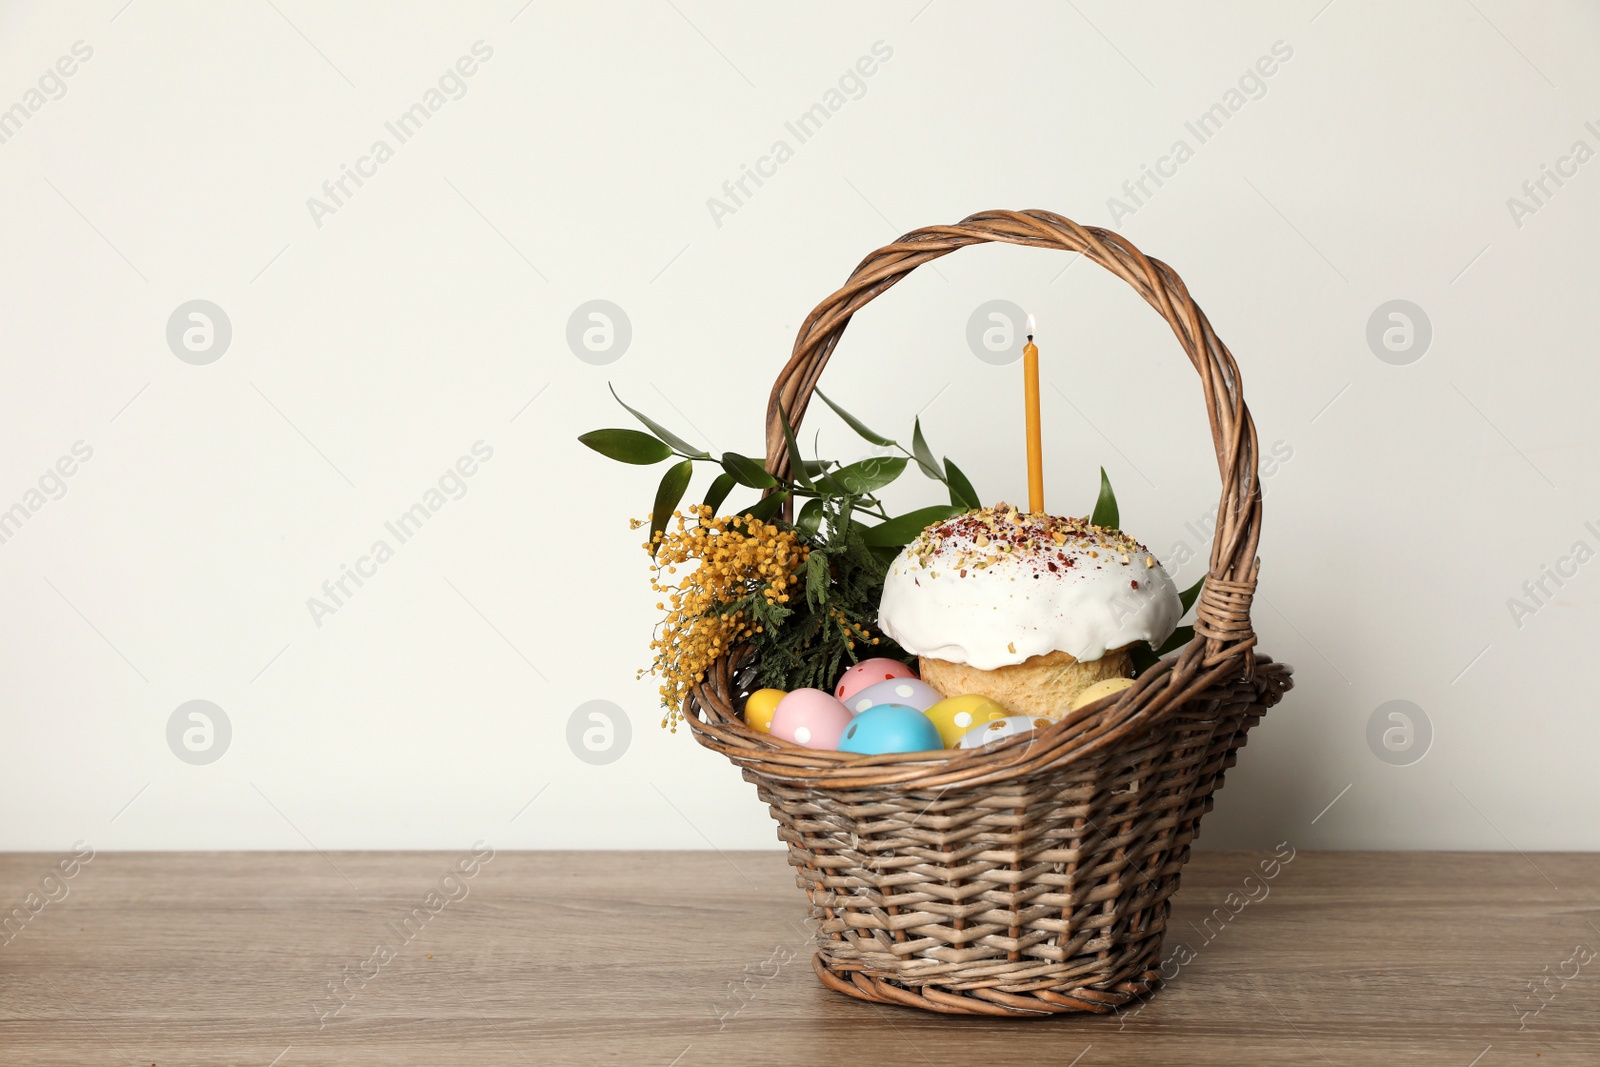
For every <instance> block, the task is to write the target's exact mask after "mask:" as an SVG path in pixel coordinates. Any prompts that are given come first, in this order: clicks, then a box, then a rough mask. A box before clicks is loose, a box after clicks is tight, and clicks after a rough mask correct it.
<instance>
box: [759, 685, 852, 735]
mask: <svg viewBox="0 0 1600 1067" xmlns="http://www.w3.org/2000/svg"><path fill="white" fill-rule="evenodd" d="M849 725H850V712H849V710H848V709H846V708H845V706H844V705H843V704H841V703H839V702H838V701H837V700H835V699H833V697H831V696H829V695H828V694H827V693H824V692H823V691H822V690H820V689H796V690H795V691H794V692H792V693H790V694H788V695H787V696H785V697H784V698H783V699H782V700H780V701H778V706H777V707H776V708H774V709H773V710H772V728H771V731H770V732H771V734H772V736H773V737H781V738H783V740H785V741H793V742H794V743H795V744H797V745H805V746H806V747H807V748H830V749H837V748H838V747H839V735H840V734H842V733H844V731H845V727H847V726H849Z"/></svg>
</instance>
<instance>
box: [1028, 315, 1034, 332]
mask: <svg viewBox="0 0 1600 1067" xmlns="http://www.w3.org/2000/svg"><path fill="white" fill-rule="evenodd" d="M1028 336H1029V337H1032V336H1033V313H1032V312H1029V313H1028Z"/></svg>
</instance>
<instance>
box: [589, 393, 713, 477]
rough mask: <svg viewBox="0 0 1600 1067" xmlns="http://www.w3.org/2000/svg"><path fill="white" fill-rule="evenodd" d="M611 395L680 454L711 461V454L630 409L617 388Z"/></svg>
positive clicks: (646, 416) (641, 413)
mask: <svg viewBox="0 0 1600 1067" xmlns="http://www.w3.org/2000/svg"><path fill="white" fill-rule="evenodd" d="M611 395H612V396H613V397H616V401H617V403H619V404H622V406H623V407H624V408H627V410H628V413H629V414H630V415H632V416H633V417H634V418H636V419H638V420H639V421H640V422H642V423H644V424H645V427H646V428H647V429H649V431H650V432H651V433H653V434H655V435H656V436H657V437H659V438H661V439H662V440H663V441H665V442H666V443H667V444H669V445H671V446H672V447H673V448H675V449H677V450H678V451H679V452H681V453H683V454H684V455H686V456H693V457H694V458H695V459H710V458H712V457H711V453H710V452H707V451H705V450H704V449H699V448H696V447H695V446H694V445H691V444H690V443H689V442H687V441H685V440H684V439H683V438H681V437H679V436H678V435H677V434H675V433H673V432H672V431H671V430H669V429H667V428H666V427H665V426H663V425H661V424H660V423H659V422H656V421H655V420H654V419H652V418H651V417H650V416H648V415H646V414H645V413H644V412H642V411H637V410H635V409H633V408H630V407H628V405H627V404H624V403H623V401H622V398H621V397H620V396H617V391H616V389H615V388H612V389H611Z"/></svg>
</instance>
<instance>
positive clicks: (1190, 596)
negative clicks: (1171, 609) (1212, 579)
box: [1178, 574, 1206, 619]
mask: <svg viewBox="0 0 1600 1067" xmlns="http://www.w3.org/2000/svg"><path fill="white" fill-rule="evenodd" d="M1205 584H1206V576H1205V575H1203V574H1202V575H1201V576H1200V580H1199V581H1198V582H1195V583H1194V584H1193V585H1191V586H1190V587H1189V588H1187V589H1185V590H1184V591H1183V592H1181V593H1179V594H1178V603H1179V604H1181V605H1183V610H1181V611H1179V612H1178V618H1180V619H1181V618H1183V617H1184V616H1185V615H1187V614H1189V609H1190V608H1191V607H1193V606H1194V601H1195V598H1196V597H1198V596H1199V595H1200V587H1201V586H1203V585H1205Z"/></svg>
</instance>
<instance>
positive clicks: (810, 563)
mask: <svg viewBox="0 0 1600 1067" xmlns="http://www.w3.org/2000/svg"><path fill="white" fill-rule="evenodd" d="M827 598H828V557H827V554H826V553H823V552H813V553H811V555H809V556H807V557H806V603H807V604H812V605H816V604H821V603H823V602H824V601H825V600H827Z"/></svg>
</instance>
